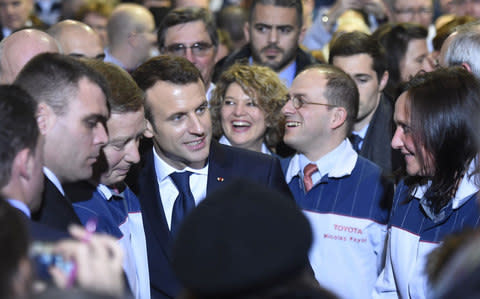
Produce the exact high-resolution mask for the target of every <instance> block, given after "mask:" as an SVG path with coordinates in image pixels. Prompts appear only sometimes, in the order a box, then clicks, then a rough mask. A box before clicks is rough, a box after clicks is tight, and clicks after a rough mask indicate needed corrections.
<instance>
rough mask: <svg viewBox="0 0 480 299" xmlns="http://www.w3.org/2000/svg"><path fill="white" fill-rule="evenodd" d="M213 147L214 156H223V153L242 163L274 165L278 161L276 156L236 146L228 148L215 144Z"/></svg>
mask: <svg viewBox="0 0 480 299" xmlns="http://www.w3.org/2000/svg"><path fill="white" fill-rule="evenodd" d="M213 147H214V148H215V150H214V154H221V153H222V152H223V154H224V155H226V156H234V157H236V159H239V160H242V161H250V163H261V162H265V163H267V162H268V163H272V162H276V161H278V159H277V158H276V157H274V156H270V155H267V154H263V153H260V152H255V151H251V150H246V149H242V148H238V147H234V146H228V145H224V144H220V143H217V142H215V144H214V145H213Z"/></svg>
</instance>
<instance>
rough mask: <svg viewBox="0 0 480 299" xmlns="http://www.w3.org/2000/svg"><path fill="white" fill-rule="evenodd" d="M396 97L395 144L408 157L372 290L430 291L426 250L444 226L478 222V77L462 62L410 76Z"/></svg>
mask: <svg viewBox="0 0 480 299" xmlns="http://www.w3.org/2000/svg"><path fill="white" fill-rule="evenodd" d="M402 89H403V93H402V94H401V95H400V97H399V98H398V100H397V102H396V105H395V116H394V118H395V123H396V125H397V129H396V131H395V135H394V136H393V139H392V147H393V148H394V149H397V150H399V151H400V152H401V153H402V155H403V156H404V158H405V164H406V174H407V176H406V177H405V179H404V180H403V181H402V182H400V184H399V185H398V186H397V188H396V190H395V196H394V202H393V207H392V213H391V218H390V225H389V227H390V228H389V238H388V243H389V244H388V246H387V248H388V249H387V250H388V252H387V260H386V265H385V269H384V270H383V271H382V272H381V274H380V276H379V278H378V280H377V283H376V288H375V293H374V297H373V298H386V297H390V296H392V293H396V294H397V296H398V297H400V298H413V297H415V298H430V297H431V295H432V294H431V290H430V289H429V288H430V285H429V284H427V281H426V279H427V278H426V274H425V273H426V272H425V261H426V258H427V255H428V254H429V253H430V252H431V251H432V250H433V249H434V248H436V247H437V246H438V245H439V244H440V243H441V242H443V240H444V238H445V236H446V235H447V234H451V233H454V232H458V231H461V230H462V229H464V228H466V227H478V225H479V223H480V214H479V207H478V203H477V197H478V191H479V187H478V185H477V184H476V180H478V171H477V170H476V168H477V167H478V166H477V162H478V161H477V160H478V140H477V138H478V133H477V131H478V128H479V123H478V115H479V114H480V83H479V82H478V81H477V80H476V78H475V77H474V75H472V74H471V73H469V72H467V71H466V70H465V69H462V68H448V69H438V70H435V71H433V72H431V73H425V74H420V75H417V76H415V77H414V78H413V79H412V80H410V81H409V82H408V83H407V85H406V86H405V87H404V88H402Z"/></svg>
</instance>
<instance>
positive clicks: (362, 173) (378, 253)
mask: <svg viewBox="0 0 480 299" xmlns="http://www.w3.org/2000/svg"><path fill="white" fill-rule="evenodd" d="M358 103H359V95H358V90H357V87H356V85H355V82H354V81H353V80H352V79H351V78H350V77H349V76H348V75H347V74H346V73H344V72H343V71H342V70H340V69H338V68H337V67H334V66H331V65H316V66H313V67H310V68H308V69H307V70H305V71H303V72H302V73H300V74H299V75H298V76H297V77H296V78H295V79H294V81H293V83H292V87H291V88H290V92H289V96H288V98H287V102H286V104H285V106H284V107H283V109H282V112H283V114H284V116H285V136H284V142H285V143H286V144H287V145H289V146H290V147H292V148H294V149H295V150H296V151H297V153H296V154H295V155H294V156H293V157H290V158H286V159H284V160H282V161H281V162H282V169H283V171H284V173H285V179H286V182H287V184H288V186H289V187H290V191H291V192H292V194H293V196H294V198H295V200H296V202H297V204H298V205H299V206H300V207H301V208H302V209H303V211H304V213H305V215H306V216H307V218H308V219H309V220H310V223H311V225H312V229H313V236H314V242H313V247H312V249H311V251H310V263H311V265H312V268H313V271H314V272H315V277H316V279H317V280H318V282H319V283H320V285H322V286H324V287H325V288H327V289H329V290H330V291H333V292H334V293H336V294H337V295H338V296H339V297H340V298H349V299H356V298H358V299H364V298H371V292H372V291H373V286H374V284H375V280H376V278H377V276H378V273H379V272H380V270H381V267H382V263H383V255H384V242H385V238H386V234H387V221H388V215H389V211H388V210H389V209H388V202H389V200H390V198H389V196H390V195H391V192H390V191H391V190H390V189H391V186H390V185H388V184H386V183H385V184H384V183H383V180H382V175H381V172H382V171H381V169H380V168H379V167H378V166H377V165H375V164H373V163H372V162H370V161H369V160H366V159H365V158H362V157H360V156H359V155H358V154H357V153H356V152H355V151H354V150H353V148H352V145H351V144H350V142H349V140H348V138H347V136H348V135H349V134H350V132H351V130H352V127H353V125H354V123H355V120H356V115H357V112H358Z"/></svg>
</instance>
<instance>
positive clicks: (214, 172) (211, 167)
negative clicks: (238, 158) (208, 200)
mask: <svg viewBox="0 0 480 299" xmlns="http://www.w3.org/2000/svg"><path fill="white" fill-rule="evenodd" d="M227 156H228V155H227V153H226V152H225V150H224V148H223V147H222V145H220V144H219V143H218V142H216V141H214V140H212V143H211V145H210V153H209V155H208V179H207V195H208V194H210V193H211V192H213V191H215V190H217V189H218V188H220V187H221V186H223V185H224V184H225V183H228V182H229V181H230V180H231V175H230V174H231V171H227V169H232V167H231V166H230V165H231V164H232V161H231V159H233V158H234V157H230V158H231V159H228V157H227Z"/></svg>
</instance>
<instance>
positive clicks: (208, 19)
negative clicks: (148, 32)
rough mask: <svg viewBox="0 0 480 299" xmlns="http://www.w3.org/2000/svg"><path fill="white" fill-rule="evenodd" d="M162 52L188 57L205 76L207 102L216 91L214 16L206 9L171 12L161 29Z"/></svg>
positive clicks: (186, 9) (197, 8) (216, 42)
mask: <svg viewBox="0 0 480 299" xmlns="http://www.w3.org/2000/svg"><path fill="white" fill-rule="evenodd" d="M157 40H158V48H159V50H160V53H162V54H167V55H174V56H181V57H185V58H186V59H187V60H188V61H190V62H191V63H193V65H195V67H196V68H197V69H198V70H199V71H200V73H201V74H202V78H203V81H204V83H205V89H206V91H207V99H208V100H209V99H210V97H211V93H212V91H213V89H214V88H215V85H214V84H213V83H212V74H213V69H214V67H215V55H216V53H217V47H218V34H217V27H216V26H215V20H214V18H213V15H212V14H211V13H210V12H209V11H208V10H206V9H205V8H200V7H183V8H177V9H174V10H172V11H170V12H169V13H168V14H167V15H166V16H165V18H164V19H163V22H162V24H160V27H159V29H158V36H157Z"/></svg>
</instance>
